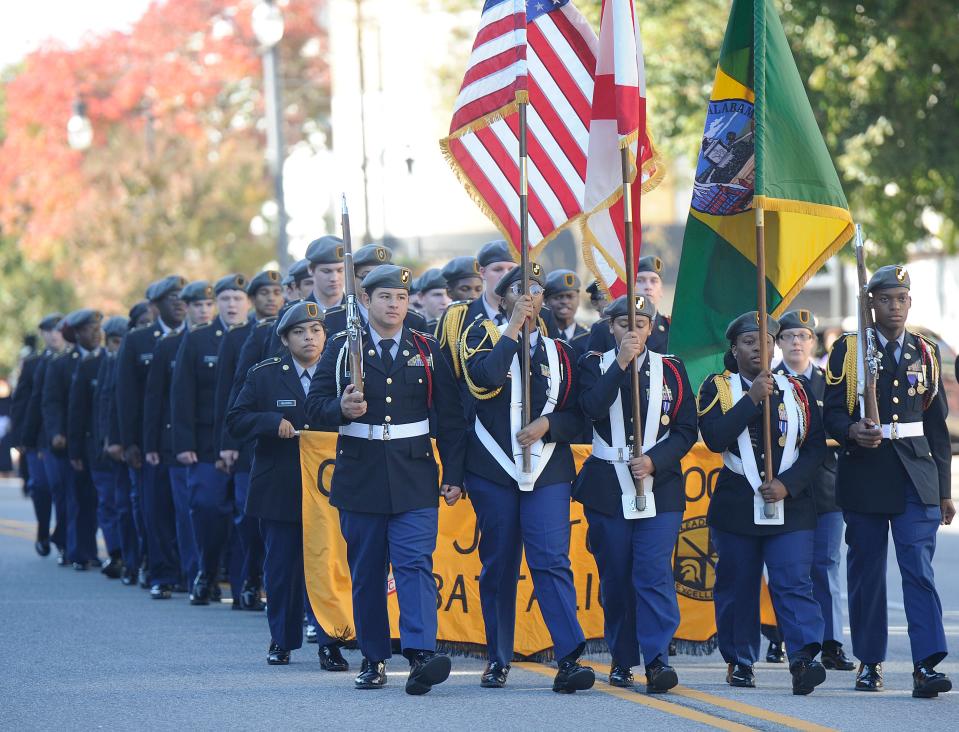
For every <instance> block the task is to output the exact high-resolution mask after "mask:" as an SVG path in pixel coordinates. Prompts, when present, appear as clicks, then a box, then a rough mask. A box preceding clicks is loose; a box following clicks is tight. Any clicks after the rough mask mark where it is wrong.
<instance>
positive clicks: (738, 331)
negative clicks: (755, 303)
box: [726, 310, 779, 343]
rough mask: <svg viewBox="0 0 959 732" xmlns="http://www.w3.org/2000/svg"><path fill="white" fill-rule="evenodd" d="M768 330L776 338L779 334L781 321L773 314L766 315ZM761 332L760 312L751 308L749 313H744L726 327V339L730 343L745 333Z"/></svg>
mask: <svg viewBox="0 0 959 732" xmlns="http://www.w3.org/2000/svg"><path fill="white" fill-rule="evenodd" d="M766 330H768V331H769V335H771V336H772V337H773V338H775V337H776V336H777V335H779V321H778V320H776V319H775V318H773V317H772V316H769V315H767V316H766ZM758 332H759V313H757V312H756V311H755V310H751V311H749V312H748V313H743V314H742V315H740V316H739V317H738V318H736V319H735V320H733V321H732V322H731V323H730V324H729V326H727V328H726V340H728V341H729V342H730V343H732V342H734V341H735V340H736V339H737V338H738V337H739V336H741V335H742V334H743V333H758Z"/></svg>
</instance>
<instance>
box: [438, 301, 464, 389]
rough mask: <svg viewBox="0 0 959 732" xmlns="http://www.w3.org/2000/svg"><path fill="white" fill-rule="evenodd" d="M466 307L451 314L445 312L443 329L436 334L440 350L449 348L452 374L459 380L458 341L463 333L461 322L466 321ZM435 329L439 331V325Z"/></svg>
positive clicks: (461, 368)
mask: <svg viewBox="0 0 959 732" xmlns="http://www.w3.org/2000/svg"><path fill="white" fill-rule="evenodd" d="M467 307H468V306H462V307H457V308H455V309H454V310H452V312H451V311H450V310H447V311H446V314H445V316H444V319H443V329H442V331H441V332H439V333H437V336H438V337H439V341H440V348H442V347H443V346H449V349H450V355H451V356H452V357H453V358H452V361H453V374H454V375H455V376H456V378H457V379H458V378H460V377H461V376H462V372H463V363H462V360H461V358H462V356H461V355H460V348H459V341H460V335H461V334H462V331H463V322H464V321H465V320H466V310H467ZM436 329H437V330H438V331H439V329H440V328H439V325H438V324H437V326H436Z"/></svg>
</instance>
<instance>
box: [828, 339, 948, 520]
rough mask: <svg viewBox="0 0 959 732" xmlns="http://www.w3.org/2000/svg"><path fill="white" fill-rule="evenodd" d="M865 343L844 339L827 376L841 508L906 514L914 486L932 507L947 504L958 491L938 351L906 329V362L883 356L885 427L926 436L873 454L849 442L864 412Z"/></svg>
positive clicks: (879, 390) (880, 387)
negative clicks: (860, 361) (913, 428)
mask: <svg viewBox="0 0 959 732" xmlns="http://www.w3.org/2000/svg"><path fill="white" fill-rule="evenodd" d="M857 342H858V338H856V336H855V335H853V334H846V335H844V336H843V337H841V338H840V339H839V340H837V341H836V343H835V344H834V345H833V348H832V352H831V353H830V354H829V369H828V371H827V374H826V376H827V385H826V397H825V407H824V417H823V419H824V422H825V425H826V430H827V431H828V433H829V435H830V436H831V437H832V438H833V439H835V440H836V441H838V442H839V444H840V446H841V447H840V451H839V467H838V471H837V474H836V494H837V500H838V503H839V505H840V506H841V507H842V508H843V509H845V510H848V511H859V512H862V513H885V514H895V513H902V512H903V511H904V510H905V508H906V486H907V485H908V484H909V483H912V485H913V486H914V487H915V489H916V492H917V493H918V494H919V497H920V498H921V499H922V502H923V503H924V504H926V505H928V506H933V505H939V502H940V501H941V500H942V499H945V498H950V497H951V495H952V493H951V479H950V466H951V448H950V441H949V430H948V428H947V427H946V415H947V414H948V411H949V409H948V406H947V404H946V394H945V391H944V390H943V386H942V377H941V375H940V373H939V368H940V365H941V363H942V361H941V358H940V355H939V348H938V346H937V345H936V344H935V343H933V342H932V341H926V340H924V339H923V338H921V337H920V336H918V335H915V334H913V333H910V332H909V331H906V333H905V337H904V340H903V346H902V353H901V354H900V356H899V363H898V364H896V363H893V362H892V360H891V358H890V357H889V356H888V355H886V354H885V353H884V354H883V356H882V362H881V367H880V370H879V376H878V379H877V383H876V400H877V402H878V405H879V419H880V422H881V423H882V424H892V423H898V424H909V423H913V422H919V423H921V424H922V432H923V434H922V435H920V436H916V437H901V438H898V439H884V440H883V441H882V443H880V445H879V447H877V448H872V449H870V448H864V447H859V446H858V445H857V444H856V443H855V442H854V441H853V440H850V439H849V427H850V425H852V424H853V423H854V422H858V421H859V419H860V414H861V412H860V409H859V402H858V399H856V398H855V394H856V378H857V377H856V358H857V356H856V349H857V345H858V344H857ZM910 392H911V393H910Z"/></svg>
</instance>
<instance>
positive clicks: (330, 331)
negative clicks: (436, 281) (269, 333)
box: [274, 305, 426, 340]
mask: <svg viewBox="0 0 959 732" xmlns="http://www.w3.org/2000/svg"><path fill="white" fill-rule="evenodd" d="M360 321H361V322H362V323H363V327H364V328H367V327H369V324H368V323H367V322H366V318H365V317H363V312H362V311H361V312H360ZM403 325H404V327H406V328H409V329H411V330H415V331H418V332H420V333H424V332H426V318H424V317H423V316H422V315H420V314H419V313H417V312H414V311H413V310H408V311H407V313H406V319H405V320H404V321H403ZM323 327H324V328H326V334H327V336H328V337H332V336H334V335H336V334H337V333H340V332H342V331H344V330H346V305H334V306H333V307H331V308H328V309H327V311H326V312H325V313H323ZM275 330H276V329H275V328H274V331H275ZM276 338H277V340H279V336H276Z"/></svg>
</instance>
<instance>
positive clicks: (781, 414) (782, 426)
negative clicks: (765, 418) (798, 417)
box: [777, 402, 789, 447]
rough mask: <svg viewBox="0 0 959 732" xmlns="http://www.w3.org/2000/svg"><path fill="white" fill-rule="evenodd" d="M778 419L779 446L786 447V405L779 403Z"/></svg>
mask: <svg viewBox="0 0 959 732" xmlns="http://www.w3.org/2000/svg"><path fill="white" fill-rule="evenodd" d="M777 411H778V415H777V416H778V418H779V432H780V437H779V446H780V447H785V446H786V431H787V430H788V429H789V417H788V415H787V414H786V403H785V402H779V409H778V410H777Z"/></svg>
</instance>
